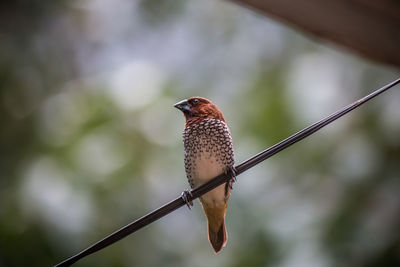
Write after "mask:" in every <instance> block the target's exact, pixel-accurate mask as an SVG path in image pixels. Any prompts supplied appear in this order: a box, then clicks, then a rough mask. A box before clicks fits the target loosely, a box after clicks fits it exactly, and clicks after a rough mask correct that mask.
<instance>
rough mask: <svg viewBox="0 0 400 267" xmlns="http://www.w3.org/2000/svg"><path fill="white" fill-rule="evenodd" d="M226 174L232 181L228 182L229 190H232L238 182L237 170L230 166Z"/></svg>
mask: <svg viewBox="0 0 400 267" xmlns="http://www.w3.org/2000/svg"><path fill="white" fill-rule="evenodd" d="M225 174H226V175H227V176H229V177H231V178H230V180H229V181H228V182H227V185H228V186H229V188H230V189H231V190H232V189H233V183H234V182H236V169H235V167H233V166H228V168H227V169H226V171H225Z"/></svg>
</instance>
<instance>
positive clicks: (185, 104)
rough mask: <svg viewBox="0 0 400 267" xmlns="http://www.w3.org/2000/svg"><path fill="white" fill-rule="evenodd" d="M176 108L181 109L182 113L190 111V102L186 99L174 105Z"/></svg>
mask: <svg viewBox="0 0 400 267" xmlns="http://www.w3.org/2000/svg"><path fill="white" fill-rule="evenodd" d="M174 107H176V108H177V109H179V110H180V111H182V112H187V111H190V106H189V102H188V101H187V99H184V100H182V101H180V102H178V103H176V104H175V105H174Z"/></svg>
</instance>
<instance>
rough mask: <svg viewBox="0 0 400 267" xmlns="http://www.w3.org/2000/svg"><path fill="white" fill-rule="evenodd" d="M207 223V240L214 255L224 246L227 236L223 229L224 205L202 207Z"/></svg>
mask: <svg viewBox="0 0 400 267" xmlns="http://www.w3.org/2000/svg"><path fill="white" fill-rule="evenodd" d="M203 208H204V211H205V214H206V216H207V221H208V240H209V241H210V243H211V245H212V247H213V249H214V251H215V253H218V252H220V251H221V249H222V248H223V247H224V246H225V245H226V241H227V240H228V234H227V233H226V228H225V212H226V208H227V206H226V203H225V205H224V206H222V207H209V206H206V205H203Z"/></svg>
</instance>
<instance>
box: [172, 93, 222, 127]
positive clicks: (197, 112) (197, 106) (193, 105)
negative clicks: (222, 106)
mask: <svg viewBox="0 0 400 267" xmlns="http://www.w3.org/2000/svg"><path fill="white" fill-rule="evenodd" d="M174 107H176V108H177V109H179V110H180V111H182V112H183V114H184V115H185V118H186V123H188V124H190V122H192V121H193V122H194V121H197V120H199V119H204V118H213V119H218V120H221V121H223V122H225V118H224V115H222V112H221V111H220V110H219V108H218V107H217V106H216V105H215V104H214V103H213V102H211V101H210V100H208V99H206V98H203V97H198V96H196V97H191V98H189V99H184V100H182V101H180V102H178V103H176V104H175V105H174Z"/></svg>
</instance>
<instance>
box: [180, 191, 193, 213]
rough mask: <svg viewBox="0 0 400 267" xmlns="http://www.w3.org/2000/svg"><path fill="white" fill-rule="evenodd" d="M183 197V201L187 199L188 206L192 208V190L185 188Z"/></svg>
mask: <svg viewBox="0 0 400 267" xmlns="http://www.w3.org/2000/svg"><path fill="white" fill-rule="evenodd" d="M181 198H182V199H183V201H185V203H186V205H187V206H188V208H189V209H190V210H191V209H192V208H191V207H192V206H193V201H192V199H193V195H192V191H190V190H185V191H183V192H182V194H181Z"/></svg>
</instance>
